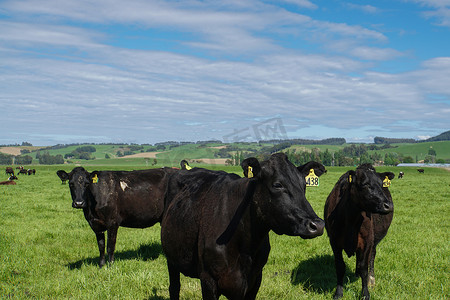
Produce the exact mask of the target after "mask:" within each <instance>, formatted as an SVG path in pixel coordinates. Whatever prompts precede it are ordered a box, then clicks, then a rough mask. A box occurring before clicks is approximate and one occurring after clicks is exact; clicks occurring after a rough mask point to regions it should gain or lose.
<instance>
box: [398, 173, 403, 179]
mask: <svg viewBox="0 0 450 300" xmlns="http://www.w3.org/2000/svg"><path fill="white" fill-rule="evenodd" d="M403 175H405V173H403V172H401V171H400V173H398V178H399V179H401V178H403Z"/></svg>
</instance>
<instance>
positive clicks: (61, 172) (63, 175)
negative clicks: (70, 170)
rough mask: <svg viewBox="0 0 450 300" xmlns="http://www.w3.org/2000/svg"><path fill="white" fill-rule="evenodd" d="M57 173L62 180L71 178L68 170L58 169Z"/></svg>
mask: <svg viewBox="0 0 450 300" xmlns="http://www.w3.org/2000/svg"><path fill="white" fill-rule="evenodd" d="M56 175H58V177H59V178H60V179H61V180H69V174H67V172H66V171H64V170H58V171H56Z"/></svg>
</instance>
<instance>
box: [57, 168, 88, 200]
mask: <svg viewBox="0 0 450 300" xmlns="http://www.w3.org/2000/svg"><path fill="white" fill-rule="evenodd" d="M56 174H57V175H58V176H59V178H60V179H61V180H63V181H64V180H69V188H70V194H71V195H72V207H73V208H86V207H87V202H88V201H87V200H88V197H89V193H90V191H89V185H90V183H91V182H92V175H91V174H90V173H89V172H88V171H86V170H85V169H84V168H82V167H76V168H74V169H73V170H72V171H71V172H70V173H66V172H65V171H63V170H59V171H57V172H56Z"/></svg>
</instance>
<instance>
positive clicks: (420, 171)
mask: <svg viewBox="0 0 450 300" xmlns="http://www.w3.org/2000/svg"><path fill="white" fill-rule="evenodd" d="M417 172H419V173H425V170H424V169H417Z"/></svg>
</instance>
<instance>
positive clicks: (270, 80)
mask: <svg viewBox="0 0 450 300" xmlns="http://www.w3.org/2000/svg"><path fill="white" fill-rule="evenodd" d="M0 103H1V107H2V109H1V112H2V117H1V125H0V144H15V143H18V144H21V143H22V142H24V141H26V142H30V143H32V144H33V145H55V144H69V143H84V142H94V143H110V142H115V143H138V144H142V143H150V144H154V143H157V142H163V141H169V140H175V141H198V140H209V139H219V140H227V139H228V140H229V141H233V140H234V141H237V140H252V139H257V138H258V137H259V136H258V134H257V130H258V128H262V127H264V126H265V127H264V128H266V131H260V133H261V132H265V133H266V136H262V137H263V138H270V137H271V135H274V137H276V135H279V134H280V133H282V135H285V136H286V137H288V138H308V139H324V138H330V137H343V138H345V139H346V140H347V141H348V142H357V141H362V142H372V141H373V137H375V136H383V137H398V138H414V139H423V138H426V137H429V136H435V135H437V134H439V133H441V132H443V131H446V130H449V129H450V118H449V117H450V1H449V0H428V1H425V0H379V1H363V0H349V1H333V0H330V1H329V0H327V1H324V0H321V1H313V0H311V1H309V0H279V1H270V0H230V1H227V0H221V1H219V0H204V1H200V0H177V1H163V0H156V1H153V0H127V1H119V0H96V1H92V0H90V1H89V0H78V1H73V0H71V1H69V0H6V1H5V0H2V1H0ZM269 129H272V131H270V130H269Z"/></svg>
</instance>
